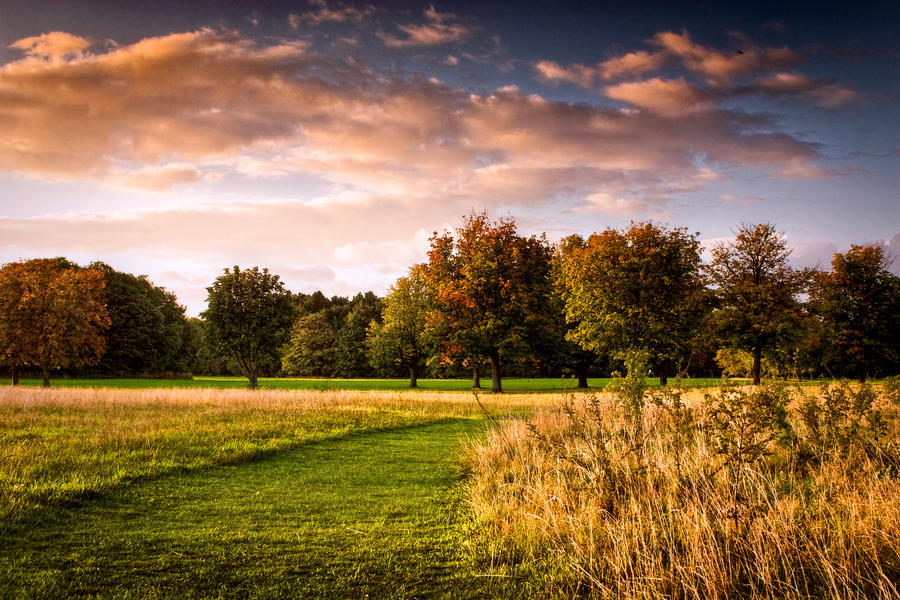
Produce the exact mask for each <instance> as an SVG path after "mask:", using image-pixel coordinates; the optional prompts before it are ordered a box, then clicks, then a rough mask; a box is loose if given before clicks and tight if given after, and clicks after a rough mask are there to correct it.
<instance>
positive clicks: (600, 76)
mask: <svg viewBox="0 0 900 600" xmlns="http://www.w3.org/2000/svg"><path fill="white" fill-rule="evenodd" d="M663 63H664V56H663V55H662V54H659V53H649V52H646V51H643V50H641V51H638V52H629V53H628V54H624V55H622V56H617V57H614V58H610V59H609V60H606V61H604V62H600V63H597V64H596V65H594V66H589V65H583V64H578V63H575V64H571V65H568V66H561V65H559V64H558V63H556V62H554V61H549V60H542V61H539V62H538V63H536V64H535V69H537V72H538V74H539V75H540V77H541V78H542V79H544V80H545V81H551V82H555V81H565V82H568V83H574V84H576V85H580V86H581V87H584V88H590V87H593V86H594V85H596V84H597V83H598V82H600V81H609V80H612V79H619V78H623V77H636V76H640V75H643V74H645V73H649V72H652V71H655V70H657V69H659V68H660V67H661V66H662V65H663Z"/></svg>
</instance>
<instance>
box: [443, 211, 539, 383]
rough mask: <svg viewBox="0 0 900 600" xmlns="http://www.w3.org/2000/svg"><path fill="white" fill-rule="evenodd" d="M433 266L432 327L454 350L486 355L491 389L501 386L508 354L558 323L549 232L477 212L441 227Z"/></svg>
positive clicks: (453, 353)
mask: <svg viewBox="0 0 900 600" xmlns="http://www.w3.org/2000/svg"><path fill="white" fill-rule="evenodd" d="M430 243H431V248H430V250H429V252H428V265H427V268H426V273H427V281H428V285H429V286H430V288H431V290H432V292H431V293H432V294H433V295H434V304H433V307H432V310H431V311H429V315H428V319H429V327H430V328H431V329H432V331H435V332H438V333H439V334H440V336H441V337H442V338H443V339H442V341H441V346H440V352H441V353H442V354H443V355H444V356H445V357H447V358H453V357H459V356H465V357H467V358H469V359H471V360H472V361H477V359H478V358H480V357H486V358H487V359H488V360H489V361H490V364H491V381H492V385H491V389H492V391H493V392H501V391H503V390H502V384H501V360H502V358H503V357H504V356H515V355H517V354H518V355H521V354H523V353H526V352H529V351H530V350H531V349H532V348H534V347H535V346H536V345H537V341H538V339H539V338H540V337H542V336H545V335H548V334H549V332H551V331H552V318H553V317H552V314H551V310H552V307H551V306H550V295H551V293H552V277H551V273H550V270H551V269H550V259H551V256H552V250H551V248H550V245H549V244H548V243H547V240H546V238H545V237H544V236H541V237H536V236H531V237H523V236H520V235H518V233H517V232H516V223H515V221H514V220H513V219H511V218H510V219H504V218H501V219H499V220H497V221H495V222H493V223H492V222H490V221H489V220H488V218H487V215H486V214H484V213H481V214H472V215H470V216H469V217H467V218H466V219H465V220H464V222H463V226H462V227H460V228H458V229H457V230H456V235H455V236H454V235H453V234H451V233H450V232H445V233H443V234H437V233H435V234H434V235H433V236H432V237H431V240H430Z"/></svg>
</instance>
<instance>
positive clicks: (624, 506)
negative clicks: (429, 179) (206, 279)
mask: <svg viewBox="0 0 900 600" xmlns="http://www.w3.org/2000/svg"><path fill="white" fill-rule="evenodd" d="M237 381H240V380H237ZM614 388H615V389H613V390H612V391H609V390H608V391H605V392H598V393H595V394H585V393H572V392H567V393H556V394H550V393H531V394H528V393H518V394H505V395H490V394H479V395H478V396H477V397H475V396H473V395H472V394H471V393H468V394H462V393H456V392H453V393H450V392H440V391H419V392H416V391H409V390H402V391H377V390H376V391H372V390H370V391H354V390H272V389H269V390H259V391H255V392H250V391H247V390H233V389H214V388H208V387H207V388H203V389H190V390H186V389H160V388H148V389H103V388H98V387H93V388H86V387H81V388H62V387H59V388H52V389H49V390H45V389H35V388H30V387H19V388H12V387H0V597H3V598H14V597H15V598H19V597H29V598H58V597H75V596H84V597H92V598H125V597H136V598H171V597H179V598H181V597H183V598H234V597H238V598H297V597H303V598H332V597H360V598H362V597H371V598H376V597H388V598H534V597H542V596H543V597H596V598H607V597H608V598H612V597H633V598H637V597H641V598H664V597H665V598H669V597H678V598H710V597H741V598H783V597H792V598H813V597H833V598H863V597H875V598H898V597H900V593H898V589H897V588H898V579H900V475H898V470H900V460H898V459H897V454H898V453H897V448H898V441H900V419H898V408H900V406H898V401H897V398H896V397H895V396H896V395H897V394H896V392H893V393H894V395H893V396H892V395H891V393H886V392H882V391H881V388H872V387H865V388H859V387H858V386H843V387H841V386H832V387H831V388H828V390H838V391H835V392H831V391H827V390H826V392H824V393H823V392H822V391H821V390H817V389H814V388H804V389H803V390H800V389H799V388H787V387H783V388H779V389H778V390H775V391H773V392H772V394H774V395H771V394H770V395H768V396H766V395H763V396H754V395H752V394H750V395H748V394H749V392H747V391H746V388H732V389H730V391H728V390H726V392H720V391H718V390H715V389H711V388H710V389H706V388H703V389H701V388H693V389H685V390H683V391H678V390H672V389H671V388H669V389H659V388H650V389H649V390H641V392H640V402H641V403H642V406H641V408H640V419H639V420H638V419H636V417H635V415H636V414H637V413H635V404H634V403H631V404H629V402H628V401H627V399H628V397H629V396H628V393H629V391H628V388H627V386H625V387H623V383H622V382H621V381H619V382H617V385H616V386H614ZM765 389H766V390H768V389H769V388H765ZM840 390H843V391H840ZM859 390H869V392H866V393H861V392H859ZM632 392H633V390H632ZM838 392H840V393H838ZM766 393H769V392H766ZM630 397H631V398H632V399H634V398H635V396H634V394H633V393H632V395H631V396H630ZM741 407H744V408H741ZM773 407H774V408H778V407H782V408H784V411H783V414H782V413H780V412H779V411H777V410H775V411H774V412H773V410H771V409H773ZM726 409H727V410H730V411H732V412H731V413H729V414H730V417H729V418H728V419H724V418H721V417H722V415H723V414H725V413H723V412H722V411H725V410H726ZM716 411H719V412H716ZM754 411H756V412H754ZM760 411H762V412H760ZM767 411H768V412H767ZM772 414H778V415H781V416H782V417H783V418H781V417H779V419H781V421H780V422H783V423H788V424H790V427H789V428H788V429H784V428H782V429H778V428H777V427H776V428H774V429H773V427H774V425H773V422H774V421H773V420H772V419H771V418H770V417H771V415H772ZM760 415H762V416H760ZM816 415H819V416H821V418H819V417H817V416H816ZM822 415H824V416H822ZM817 418H819V420H816V419H817ZM776 420H778V419H776ZM730 423H737V424H739V425H740V428H739V429H734V428H729V427H730V426H729V424H730ZM773 432H774V433H773ZM785 432H790V434H791V435H790V436H788V437H784V436H782V435H781V433H785ZM776 434H777V435H776Z"/></svg>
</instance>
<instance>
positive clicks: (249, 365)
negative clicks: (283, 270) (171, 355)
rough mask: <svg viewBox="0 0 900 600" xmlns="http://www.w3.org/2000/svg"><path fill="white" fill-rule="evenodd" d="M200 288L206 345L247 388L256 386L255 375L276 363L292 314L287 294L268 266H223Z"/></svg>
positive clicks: (285, 339)
mask: <svg viewBox="0 0 900 600" xmlns="http://www.w3.org/2000/svg"><path fill="white" fill-rule="evenodd" d="M206 291H207V299H206V300H207V303H208V308H207V309H206V311H204V312H203V315H202V316H203V318H204V319H205V320H206V321H207V323H208V326H209V327H208V331H207V333H208V335H209V340H210V343H212V344H213V345H214V346H215V347H216V348H217V349H218V351H219V352H220V353H221V354H223V355H224V356H227V357H229V358H230V359H232V360H233V361H234V362H235V363H237V365H238V366H239V367H240V369H241V372H242V373H243V374H244V376H245V377H247V379H249V381H250V389H251V390H253V389H256V386H257V379H258V377H259V375H260V374H261V373H264V372H276V371H277V370H278V367H279V365H280V356H279V352H280V350H281V347H282V346H283V345H284V343H285V342H286V341H287V339H288V334H289V331H290V326H291V322H292V320H293V317H294V304H293V301H292V298H291V293H290V292H289V291H287V290H286V289H285V288H284V284H283V283H282V282H281V280H280V279H279V277H278V275H274V274H271V273H269V270H268V269H263V270H262V271H260V270H259V267H253V268H252V269H240V268H239V267H237V266H235V267H234V268H233V269H232V270H231V271H229V270H228V269H225V272H224V273H223V274H222V275H219V277H217V278H216V280H215V282H214V283H213V285H212V286H211V287H208V288H206Z"/></svg>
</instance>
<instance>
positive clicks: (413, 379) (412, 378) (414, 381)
mask: <svg viewBox="0 0 900 600" xmlns="http://www.w3.org/2000/svg"><path fill="white" fill-rule="evenodd" d="M417 371H418V369H417V368H416V365H415V364H411V365H409V387H411V388H417V387H419V381H418V380H419V377H418V375H419V374H418V373H417Z"/></svg>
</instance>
